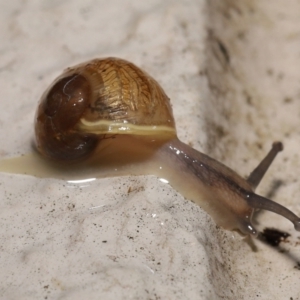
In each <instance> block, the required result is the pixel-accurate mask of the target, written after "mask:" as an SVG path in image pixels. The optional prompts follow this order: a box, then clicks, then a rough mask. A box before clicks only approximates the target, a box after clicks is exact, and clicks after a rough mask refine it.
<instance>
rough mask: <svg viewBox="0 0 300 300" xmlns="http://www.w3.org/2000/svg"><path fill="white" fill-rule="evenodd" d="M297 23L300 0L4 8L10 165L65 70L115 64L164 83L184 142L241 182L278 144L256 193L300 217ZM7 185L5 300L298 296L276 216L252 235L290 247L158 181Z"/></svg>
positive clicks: (3, 78) (4, 132)
mask: <svg viewBox="0 0 300 300" xmlns="http://www.w3.org/2000/svg"><path fill="white" fill-rule="evenodd" d="M299 15H300V4H299V2H298V1H296V0H294V1H289V2H288V3H287V2H286V1H283V0H277V1H272V2H270V1H267V0H264V1H261V0H259V1H258V0H256V1H232V0H226V1H222V2H220V1H217V0H213V1H207V2H205V1H198V0H185V1H180V2H179V1H175V0H167V1H163V2H162V1H155V0H151V1H138V0H127V1H124V0H113V1H108V2H107V1H95V0H94V1H93V0H89V1H85V2H84V3H83V2H82V1H78V0H69V1H43V2H41V1H19V2H17V1H10V2H5V1H1V10H0V25H1V31H0V37H1V38H0V40H1V44H0V83H1V96H2V97H1V101H0V140H1V141H2V142H1V144H0V156H1V157H8V156H15V155H20V154H25V153H28V152H29V151H31V142H32V138H33V126H32V125H33V117H34V112H35V108H36V104H37V101H38V99H39V97H40V95H41V94H42V92H43V91H44V90H45V89H46V87H47V86H48V84H49V83H50V82H51V81H52V80H53V78H54V77H55V76H57V75H58V74H59V73H60V72H61V70H62V69H64V68H66V67H68V66H71V65H74V64H76V63H79V62H82V61H85V60H88V59H91V58H94V57H105V56H119V57H122V58H125V59H128V60H130V61H132V62H134V63H135V64H137V65H139V66H140V67H142V68H143V69H145V70H146V71H147V72H148V73H150V74H151V75H152V76H153V77H154V78H156V79H157V80H158V81H159V82H160V83H161V85H162V86H163V87H164V89H165V91H166V93H167V94H168V96H169V97H170V98H171V101H172V104H173V109H174V115H175V119H176V125H177V130H178V136H179V138H180V139H181V140H183V141H184V142H186V143H189V144H191V145H192V146H193V147H195V148H197V149H198V150H202V151H204V152H206V153H209V154H210V155H212V156H213V157H215V158H217V159H219V160H221V161H223V162H224V163H226V164H227V165H229V166H230V167H232V168H233V169H235V170H236V171H238V172H239V173H240V174H241V175H243V176H246V175H248V174H249V172H250V171H251V170H252V169H253V168H254V167H255V166H256V165H257V164H258V162H259V161H260V160H261V159H262V157H263V156H264V155H265V153H266V152H267V151H268V150H269V148H270V145H271V143H272V141H273V140H282V141H283V142H284V144H285V151H284V152H283V153H281V154H280V156H279V157H278V158H277V159H276V162H275V163H274V166H272V168H271V169H270V171H269V172H268V173H267V175H266V178H265V180H264V181H263V182H262V184H261V187H260V189H259V193H261V194H263V195H267V194H268V193H271V194H272V198H273V199H275V200H276V201H279V202H280V203H282V204H284V205H286V206H288V207H289V208H290V209H292V210H293V211H295V213H297V214H298V215H299V214H300V204H299V200H298V199H299V195H300V189H299V181H298V178H299V176H298V174H300V163H299V151H298V149H299V145H300V139H299V133H300V132H299V128H300V127H299V115H300V101H299V96H300V91H299V77H300V76H299V75H300V74H299V71H298V70H299V68H298V62H299V53H300V43H299V39H300V31H299V28H300V24H299V22H300V21H299V20H300V18H299V17H300V16H299ZM0 179H1V180H0V228H1V229H0V297H1V298H2V299H84V298H86V299H172V300H173V299H280V300H281V299H293V300H295V299H299V296H298V295H299V294H300V288H299V285H298V281H299V280H298V278H299V272H300V271H299V270H298V268H299V266H298V268H297V263H298V262H299V261H300V248H299V245H298V241H299V234H297V233H295V232H294V231H293V228H292V225H291V224H290V223H289V222H287V221H285V220H284V219H282V218H280V217H277V216H275V215H273V214H270V213H262V214H260V216H259V224H258V225H257V226H259V227H260V228H263V227H265V226H276V228H280V229H282V230H285V231H287V232H289V233H292V236H291V237H290V238H289V239H288V242H287V243H285V244H283V245H282V247H283V248H282V249H283V250H284V251H283V253H280V252H279V251H278V249H273V248H270V247H268V246H266V245H264V244H262V243H261V242H259V241H255V242H254V243H255V245H256V247H257V250H258V251H257V252H254V251H252V249H251V248H250V247H249V245H248V244H247V243H245V241H244V240H243V239H242V238H241V237H240V236H239V235H238V234H236V233H231V232H228V231H224V230H222V229H220V228H218V227H217V226H216V225H215V223H214V222H213V221H212V219H211V218H210V217H209V216H208V215H207V214H205V213H204V212H203V211H202V210H201V208H199V207H198V206H196V205H195V204H193V203H191V202H189V201H186V200H185V199H184V198H183V197H182V196H181V195H180V194H178V193H177V192H176V191H175V190H174V189H172V188H171V187H170V186H169V185H167V184H163V183H162V182H161V181H159V180H158V179H157V178H156V177H153V176H147V177H125V178H113V179H98V180H94V181H91V182H87V183H74V182H73V183H72V182H65V181H61V180H56V179H47V180H46V179H37V178H33V177H30V176H24V175H10V174H4V173H2V174H1V175H0ZM276 182H281V184H280V185H279V186H278V185H277V187H278V188H273V186H274V183H276Z"/></svg>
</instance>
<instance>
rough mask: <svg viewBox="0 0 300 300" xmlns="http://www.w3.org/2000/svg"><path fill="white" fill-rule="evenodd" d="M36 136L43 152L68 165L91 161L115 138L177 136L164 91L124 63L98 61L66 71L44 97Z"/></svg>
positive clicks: (39, 109)
mask: <svg viewBox="0 0 300 300" xmlns="http://www.w3.org/2000/svg"><path fill="white" fill-rule="evenodd" d="M35 132H36V143H37V148H38V150H39V151H40V152H41V153H42V154H43V155H45V156H46V157H48V158H51V159H54V160H62V161H74V160H78V159H83V158H85V157H86V156H88V155H89V154H90V153H91V152H92V151H93V149H95V147H96V146H97V144H98V142H100V141H101V139H103V138H104V136H106V135H109V134H111V135H118V134H134V135H141V136H145V135H150V136H157V137H159V138H165V139H169V138H171V137H174V136H176V129H175V122H174V118H173V113H172V108H171V105H170V100H169V98H168V97H167V96H166V94H165V92H164V91H163V89H162V88H161V87H160V85H159V84H158V83H157V82H156V81H155V80H154V79H153V78H152V77H151V76H149V75H148V74H147V73H145V72H144V71H142V70H141V69H139V68H138V67H136V66H135V65H134V64H132V63H130V62H127V61H125V60H122V59H118V58H106V59H94V60H92V61H89V62H87V63H83V64H80V65H78V66H75V67H72V68H68V69H67V70H65V72H64V73H63V74H62V75H61V76H59V77H58V78H57V79H56V80H55V81H54V82H53V84H52V85H51V86H50V88H49V89H48V90H47V91H46V92H45V93H44V94H43V96H42V99H41V101H40V104H39V107H38V110H37V113H36V120H35Z"/></svg>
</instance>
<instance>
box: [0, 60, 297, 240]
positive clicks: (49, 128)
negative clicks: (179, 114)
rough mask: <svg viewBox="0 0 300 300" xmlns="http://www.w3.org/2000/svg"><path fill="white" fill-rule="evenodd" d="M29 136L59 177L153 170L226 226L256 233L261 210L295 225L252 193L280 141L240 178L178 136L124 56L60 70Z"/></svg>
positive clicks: (166, 109)
mask: <svg viewBox="0 0 300 300" xmlns="http://www.w3.org/2000/svg"><path fill="white" fill-rule="evenodd" d="M35 138H36V149H37V150H38V152H39V153H40V155H41V156H42V157H44V158H46V163H47V164H48V165H49V166H51V168H53V170H56V172H57V173H56V174H60V175H59V176H60V177H62V178H64V177H67V176H70V174H73V175H75V174H77V175H78V174H80V170H85V172H87V173H88V172H94V173H96V174H97V176H98V177H107V176H120V175H129V174H132V175H142V174H151V175H156V176H158V177H161V178H165V179H166V180H167V181H168V182H169V183H170V184H171V185H172V186H173V187H174V188H175V189H177V190H178V191H179V192H181V193H182V194H183V195H184V196H185V197H186V198H188V199H190V200H192V201H194V202H195V203H197V204H198V205H200V206H201V207H202V208H203V209H204V210H205V211H206V212H207V213H209V214H210V215H211V216H212V218H213V219H214V220H215V222H216V223H217V224H218V225H219V226H221V227H223V228H225V229H228V230H235V231H238V232H239V233H240V234H242V235H252V236H257V234H258V232H257V230H256V229H255V227H254V226H253V224H252V217H253V214H254V212H255V211H256V210H258V209H264V210H269V211H271V212H274V213H277V214H279V215H282V216H283V217H285V218H287V219H288V220H290V221H291V222H292V223H293V224H294V227H295V229H296V230H298V231H300V218H299V217H297V216H296V215H295V214H294V213H293V212H291V211H290V210H288V209H287V208H285V207H283V206H281V205H280V204H278V203H276V202H273V201H272V200H269V199H267V198H264V197H262V196H260V195H257V194H255V192H254V191H255V189H256V187H257V186H258V184H259V183H260V181H261V179H262V178H263V176H264V174H265V172H266V171H267V169H268V168H269V166H270V165H271V163H272V161H273V160H274V158H275V157H276V155H277V154H278V153H279V152H280V151H282V150H283V146H282V143H280V142H275V143H273V146H272V148H271V150H270V152H269V153H268V154H267V155H266V157H265V158H264V159H263V160H262V162H261V163H260V164H259V165H258V166H257V168H256V169H254V171H253V172H252V173H251V174H250V176H249V177H248V179H247V180H245V179H243V178H242V177H241V176H239V175H238V174H237V173H236V172H234V171H233V170H231V169H229V168H228V167H226V166H225V165H223V164H222V163H220V162H218V161H216V160H214V159H213V158H210V157H209V156H207V155H205V154H203V153H201V152H199V151H197V150H195V149H193V148H191V147H190V146H188V145H186V144H184V143H183V142H181V141H180V140H179V139H178V137H177V134H176V128H175V121H174V117H173V112H172V108H171V104H170V99H169V98H168V97H167V95H166V94H165V92H164V90H163V89H162V88H161V87H160V85H159V84H158V83H157V82H156V81H155V80H154V79H153V78H152V77H151V76H149V75H148V74H147V73H146V72H144V71H142V70H141V69H140V68H138V67H137V66H135V65H134V64H132V63H130V62H128V61H125V60H122V59H118V58H105V59H94V60H91V61H89V62H86V63H83V64H80V65H77V66H74V67H71V68H68V69H66V70H65V71H64V72H63V74H62V75H60V76H59V77H58V78H57V79H55V80H54V82H53V83H52V84H51V85H50V87H49V88H48V89H47V90H46V91H45V93H44V94H43V96H42V98H41V101H40V103H39V106H38V109H37V112H36V117H35ZM1 170H3V167H2V168H1ZM31 170H32V171H29V173H30V172H31V173H32V174H33V175H36V176H41V177H46V176H48V175H47V174H45V173H43V172H42V171H38V169H36V170H35V171H33V168H31ZM34 172H36V173H34ZM39 172H40V173H39ZM27 173H28V171H27Z"/></svg>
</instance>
